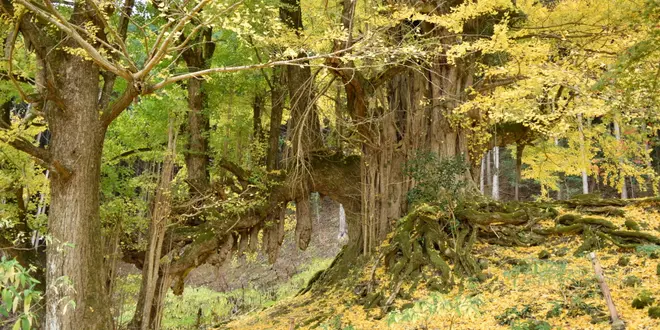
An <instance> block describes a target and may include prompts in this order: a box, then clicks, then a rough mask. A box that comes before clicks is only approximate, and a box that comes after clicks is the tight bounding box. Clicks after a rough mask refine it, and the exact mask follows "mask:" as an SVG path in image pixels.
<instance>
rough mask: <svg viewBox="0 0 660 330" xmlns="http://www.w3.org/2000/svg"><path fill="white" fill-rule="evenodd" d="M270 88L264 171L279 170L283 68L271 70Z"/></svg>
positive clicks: (282, 108) (283, 96)
mask: <svg viewBox="0 0 660 330" xmlns="http://www.w3.org/2000/svg"><path fill="white" fill-rule="evenodd" d="M272 77H273V79H272V87H271V90H270V102H271V110H270V130H269V135H268V155H267V156H266V169H267V170H269V171H271V170H276V169H278V168H279V154H280V128H281V126H282V112H283V110H284V101H285V99H286V96H285V93H284V77H285V76H284V74H283V68H280V67H276V68H273V75H272Z"/></svg>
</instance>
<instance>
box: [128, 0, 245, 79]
mask: <svg viewBox="0 0 660 330" xmlns="http://www.w3.org/2000/svg"><path fill="white" fill-rule="evenodd" d="M209 2H211V1H210V0H202V1H200V2H199V3H198V4H197V6H195V7H194V8H193V9H192V10H191V11H190V12H189V13H187V14H186V15H185V16H184V17H183V18H182V19H181V20H179V22H178V23H177V24H176V25H175V26H174V29H173V30H172V31H171V32H169V34H168V35H167V37H165V40H163V42H162V43H161V44H160V45H159V46H157V47H158V48H157V49H156V52H155V54H153V55H152V57H151V59H149V61H148V62H147V63H146V64H145V66H144V68H143V69H142V70H140V71H138V72H137V73H136V74H135V78H137V79H142V78H144V77H145V76H146V75H147V74H149V72H151V70H152V69H153V68H154V66H156V64H158V63H160V61H161V59H162V58H163V57H164V56H165V54H167V51H168V47H169V46H170V44H171V43H172V40H174V38H175V37H178V34H179V32H181V30H182V29H183V28H184V27H185V26H186V24H188V22H189V21H190V20H191V19H192V18H193V17H194V16H195V15H196V14H197V13H198V12H199V11H200V10H202V8H204V6H206V5H207V4H208V3H209ZM239 3H242V0H241V1H239V2H237V3H235V4H234V5H232V6H230V7H229V8H228V9H230V8H233V7H235V6H237V5H238V4H239ZM164 31H166V29H163V30H162V32H163V33H164ZM163 33H161V35H163ZM161 35H159V36H158V37H159V38H158V40H157V41H159V40H160V37H161ZM156 45H158V44H156ZM156 45H154V46H156Z"/></svg>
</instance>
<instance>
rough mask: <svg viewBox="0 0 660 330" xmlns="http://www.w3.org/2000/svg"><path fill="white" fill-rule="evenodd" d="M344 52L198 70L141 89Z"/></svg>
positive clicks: (331, 55)
mask: <svg viewBox="0 0 660 330" xmlns="http://www.w3.org/2000/svg"><path fill="white" fill-rule="evenodd" d="M346 51H347V49H341V50H338V51H335V52H332V53H329V54H320V55H314V56H307V57H299V58H292V59H288V60H279V61H271V62H266V63H260V64H250V65H239V66H229V67H220V68H210V69H205V70H199V71H195V72H189V73H185V74H182V75H178V76H173V77H169V78H167V79H165V80H163V81H161V82H159V83H156V84H154V85H151V86H148V87H146V88H145V89H143V92H142V94H149V93H153V92H154V91H156V90H159V89H161V88H163V87H165V86H167V85H170V84H172V83H175V82H177V81H181V80H186V79H190V78H196V77H201V76H204V75H208V74H213V73H225V72H236V71H243V70H255V69H261V68H270V67H273V66H277V65H302V64H300V63H303V62H306V61H310V60H317V59H324V58H329V57H334V56H339V55H341V54H343V53H345V52H346Z"/></svg>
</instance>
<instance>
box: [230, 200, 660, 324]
mask: <svg viewBox="0 0 660 330" xmlns="http://www.w3.org/2000/svg"><path fill="white" fill-rule="evenodd" d="M622 210H623V212H622V213H621V212H617V216H609V215H604V216H603V218H602V219H606V220H608V221H610V222H611V223H612V224H613V225H614V226H615V227H616V230H620V231H624V230H625V231H626V232H638V233H641V235H645V234H650V235H655V236H656V237H657V235H658V232H659V231H660V214H658V207H657V205H656V203H655V202H651V203H638V204H636V205H629V206H626V207H624V208H622ZM559 211H560V213H561V214H565V213H566V212H568V211H569V210H566V209H559ZM570 212H573V213H579V212H580V210H579V209H578V210H574V209H571V210H570ZM555 221H556V219H547V220H543V221H542V222H540V223H538V226H540V228H552V227H555V226H556V223H555ZM633 221H634V223H633ZM637 225H638V227H637ZM628 228H629V229H630V230H626V229H628ZM583 243H585V239H584V238H583V236H575V235H557V236H550V237H548V238H547V239H546V240H545V241H544V242H543V243H542V244H541V245H538V246H527V247H524V246H513V247H506V246H499V245H490V244H485V243H480V242H478V243H476V244H475V246H474V247H473V252H474V256H475V257H476V259H477V260H478V262H479V265H480V266H481V268H482V269H485V270H484V274H485V275H486V279H482V281H479V280H477V279H476V278H466V279H463V280H462V281H460V283H458V284H457V285H455V286H454V287H453V289H452V290H451V291H449V292H447V293H441V292H438V291H435V290H434V289H432V288H431V287H430V286H428V285H427V283H429V282H430V281H429V279H432V278H433V277H434V276H437V275H436V273H434V272H432V271H430V270H428V269H425V270H423V271H422V273H421V275H420V278H419V281H418V282H415V283H413V282H411V281H406V282H403V283H401V284H400V288H398V290H397V292H395V293H394V294H393V295H392V296H393V297H395V298H396V299H392V303H391V305H389V304H385V305H386V307H383V306H378V304H376V305H375V306H376V307H371V308H365V303H364V300H365V297H363V296H362V295H363V291H364V290H363V287H364V285H365V283H366V285H369V282H371V283H373V284H374V285H376V286H378V287H382V288H387V287H392V285H391V284H392V283H391V281H392V276H391V275H390V274H388V272H387V270H386V269H385V268H384V266H382V263H381V264H380V265H379V264H378V263H375V262H374V258H372V259H371V260H369V261H368V262H367V263H366V266H364V267H362V268H361V269H357V268H356V269H355V270H353V271H351V272H349V273H347V274H346V277H345V279H344V280H342V281H341V282H342V283H339V284H338V285H335V286H330V287H326V288H322V289H316V290H311V291H309V292H307V293H305V294H303V295H299V296H296V297H293V298H290V299H286V300H284V301H280V302H278V303H277V304H276V305H275V306H273V307H271V308H268V309H265V310H262V311H259V312H254V313H250V314H248V315H246V316H244V317H241V318H239V319H238V320H236V321H234V322H232V323H229V324H227V325H225V326H222V327H220V329H225V328H229V329H294V328H295V329H315V328H319V329H387V328H391V329H610V328H611V325H610V322H609V312H608V309H607V306H606V303H605V300H604V299H603V296H602V293H601V291H600V288H599V286H598V283H597V281H596V279H595V276H594V269H593V267H592V264H591V262H590V260H589V259H588V258H587V256H586V254H585V253H580V251H578V249H579V248H580V247H581V246H582V245H583ZM387 245H388V242H384V244H383V246H384V247H386V246H387ZM619 245H620V246H617V245H615V244H611V243H609V242H602V241H601V242H600V243H599V244H598V246H595V247H594V248H595V251H596V254H597V257H598V259H599V261H600V264H601V265H602V267H603V269H604V274H605V278H606V282H607V283H608V284H609V287H610V290H611V293H612V297H613V301H614V304H615V306H616V308H617V309H618V312H619V315H620V316H621V318H622V319H623V320H624V321H625V323H626V325H627V329H658V328H660V319H659V318H657V317H659V316H660V315H658V314H659V313H658V312H659V311H658V309H660V307H658V306H659V305H658V302H656V301H655V300H654V298H655V299H660V279H659V277H660V264H659V263H658V261H659V259H658V257H659V256H660V246H658V245H657V244H654V243H648V244H641V245H636V246H634V247H633V246H625V245H622V244H619ZM576 252H578V253H576ZM373 265H377V267H375V268H374V267H373ZM370 278H371V280H370ZM386 297H388V295H386ZM388 302H389V301H388ZM381 305H383V304H381ZM654 317H655V318H654Z"/></svg>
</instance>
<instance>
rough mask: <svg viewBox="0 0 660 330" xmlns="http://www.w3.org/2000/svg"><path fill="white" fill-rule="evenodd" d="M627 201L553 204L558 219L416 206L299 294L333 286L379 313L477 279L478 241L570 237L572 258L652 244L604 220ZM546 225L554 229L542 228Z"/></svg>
mask: <svg viewBox="0 0 660 330" xmlns="http://www.w3.org/2000/svg"><path fill="white" fill-rule="evenodd" d="M628 203H631V202H627V201H626V202H620V201H618V200H601V199H594V198H585V199H577V200H571V201H568V202H567V201H564V202H560V205H562V206H563V207H564V208H566V207H568V208H569V211H570V212H571V213H568V214H563V215H561V216H559V212H558V211H557V204H547V203H496V202H488V203H465V204H463V205H461V206H460V207H458V208H457V209H456V210H454V212H453V214H454V215H455V217H452V216H451V214H452V213H448V212H443V211H442V209H441V208H440V207H438V206H435V205H429V204H423V205H420V206H418V207H416V208H414V209H413V210H411V211H410V212H409V214H408V215H406V216H405V217H403V218H401V219H400V220H399V221H397V223H396V226H395V228H394V230H393V233H391V234H390V235H389V236H388V238H387V240H386V241H385V242H384V243H383V244H382V245H381V248H380V250H379V251H378V252H377V253H375V254H372V255H371V256H361V257H360V252H359V251H360V250H359V249H346V248H345V249H344V250H343V251H342V253H340V255H339V256H338V257H337V259H336V261H335V262H333V265H332V266H331V267H330V268H329V269H328V270H327V271H325V272H323V273H320V274H318V276H315V279H314V280H313V281H310V283H309V285H308V286H307V288H306V289H305V290H303V291H302V292H307V291H309V290H310V289H314V288H315V287H318V288H319V289H320V290H324V288H325V287H327V285H328V284H331V283H335V284H336V283H341V285H342V286H344V287H345V288H346V289H350V290H351V291H352V292H353V293H354V294H355V301H356V303H358V304H360V305H362V306H364V307H366V308H369V309H376V308H379V309H380V311H381V312H382V313H381V314H383V313H387V312H388V311H389V309H390V308H391V306H392V305H393V302H394V301H395V300H397V299H403V300H406V299H408V298H410V296H411V295H412V294H413V293H414V291H415V290H416V288H417V287H418V286H421V285H423V286H425V287H426V288H429V289H431V290H436V291H440V292H448V291H449V290H451V289H452V288H453V287H454V286H456V285H459V284H461V283H463V281H464V280H465V279H468V278H471V279H477V280H485V279H486V278H487V276H486V275H485V274H484V273H483V271H482V269H483V268H485V265H483V264H480V263H479V262H478V260H476V259H475V257H474V254H473V251H472V250H473V246H474V244H475V243H476V242H478V241H480V242H486V243H490V244H496V245H501V246H533V245H539V244H542V243H544V242H545V241H546V240H547V239H548V237H550V236H567V237H570V236H575V237H576V239H580V240H581V242H582V243H581V245H580V246H579V247H578V248H577V249H576V250H575V251H573V254H574V255H576V256H579V255H583V254H585V253H587V252H590V251H594V250H597V249H600V248H602V247H604V246H607V245H611V244H614V245H616V246H618V247H620V248H626V249H630V248H635V247H636V246H638V245H641V244H658V245H660V238H658V237H656V236H654V235H651V234H649V233H646V232H641V231H634V230H632V231H631V230H621V229H620V228H619V227H618V226H617V225H616V224H615V222H612V221H610V220H609V219H608V218H607V217H608V216H621V215H622V213H621V212H618V211H617V208H618V207H620V206H622V205H627V204H628ZM572 208H573V209H572ZM594 215H597V216H594ZM546 220H547V221H546ZM553 222H554V227H547V224H548V223H550V224H552V223H553ZM349 251H352V252H349ZM544 252H546V253H542V254H540V255H539V256H538V257H539V258H541V259H543V258H549V257H551V256H552V255H556V256H563V255H565V254H566V252H567V251H554V250H553V251H552V252H550V251H544ZM356 264H359V265H361V266H363V267H364V269H363V271H362V272H361V273H358V274H350V276H349V275H348V274H349V270H350V269H355V268H356ZM659 267H660V266H659ZM659 271H660V270H659ZM376 274H377V275H376ZM659 274H660V273H659ZM402 283H405V284H406V285H402ZM626 285H628V284H626ZM632 285H634V284H632ZM402 287H404V288H405V289H402ZM407 297H408V298H407Z"/></svg>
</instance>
